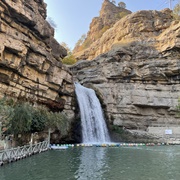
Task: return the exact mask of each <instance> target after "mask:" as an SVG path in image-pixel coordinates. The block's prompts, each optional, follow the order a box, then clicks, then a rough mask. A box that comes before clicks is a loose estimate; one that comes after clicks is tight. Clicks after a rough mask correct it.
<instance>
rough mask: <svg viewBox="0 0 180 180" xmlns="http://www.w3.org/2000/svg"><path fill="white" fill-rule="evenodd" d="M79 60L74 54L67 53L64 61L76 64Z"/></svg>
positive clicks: (64, 62)
mask: <svg viewBox="0 0 180 180" xmlns="http://www.w3.org/2000/svg"><path fill="white" fill-rule="evenodd" d="M76 62H77V59H76V58H75V57H74V55H73V54H70V55H67V56H66V57H65V58H64V59H63V60H62V63H63V64H67V65H72V64H75V63H76Z"/></svg>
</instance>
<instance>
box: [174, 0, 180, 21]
mask: <svg viewBox="0 0 180 180" xmlns="http://www.w3.org/2000/svg"><path fill="white" fill-rule="evenodd" d="M173 17H174V19H175V20H180V2H179V3H178V4H176V6H175V7H174V9H173Z"/></svg>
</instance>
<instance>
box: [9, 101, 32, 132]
mask: <svg viewBox="0 0 180 180" xmlns="http://www.w3.org/2000/svg"><path fill="white" fill-rule="evenodd" d="M33 111H34V109H33V107H32V105H30V104H29V103H18V104H16V105H15V106H14V112H13V116H12V118H11V119H10V120H9V122H8V130H9V131H10V132H12V133H13V134H15V135H17V134H20V133H22V134H23V133H27V132H29V131H30V130H31V124H32V118H33V115H32V114H33V113H32V112H33Z"/></svg>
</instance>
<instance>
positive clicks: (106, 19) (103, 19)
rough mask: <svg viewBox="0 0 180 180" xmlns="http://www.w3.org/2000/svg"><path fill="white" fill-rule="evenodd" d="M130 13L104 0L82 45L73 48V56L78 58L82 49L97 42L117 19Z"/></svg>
mask: <svg viewBox="0 0 180 180" xmlns="http://www.w3.org/2000/svg"><path fill="white" fill-rule="evenodd" d="M130 13H131V11H129V10H127V9H125V8H122V7H118V6H116V5H115V4H113V3H112V2H110V1H109V0H104V2H103V4H102V8H101V10H100V13H99V17H95V18H93V19H92V22H91V24H90V27H89V32H88V33H87V37H86V39H85V41H84V43H83V44H82V45H81V46H80V47H79V46H77V47H75V48H74V50H73V54H74V55H75V56H76V57H77V58H78V54H79V53H80V54H81V53H82V52H83V51H84V49H86V48H88V47H89V46H90V45H91V44H92V43H93V42H94V41H96V40H98V39H99V38H100V37H101V36H102V35H103V34H104V33H105V32H106V31H107V30H108V29H110V28H111V27H112V26H113V25H114V24H115V23H116V22H117V21H119V19H121V18H122V17H124V16H126V15H128V14H130ZM82 49H83V50H82ZM81 50H82V52H81ZM79 51H80V52H79Z"/></svg>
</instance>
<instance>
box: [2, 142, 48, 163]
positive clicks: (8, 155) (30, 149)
mask: <svg viewBox="0 0 180 180" xmlns="http://www.w3.org/2000/svg"><path fill="white" fill-rule="evenodd" d="M48 149H49V141H43V142H40V143H37V144H32V145H25V146H22V147H16V148H12V149H6V150H2V151H0V166H2V165H3V164H4V163H9V162H13V161H17V160H20V159H23V158H26V157H28V156H31V155H33V154H37V153H41V152H44V151H47V150H48Z"/></svg>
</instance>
